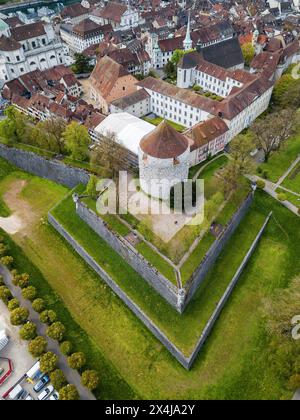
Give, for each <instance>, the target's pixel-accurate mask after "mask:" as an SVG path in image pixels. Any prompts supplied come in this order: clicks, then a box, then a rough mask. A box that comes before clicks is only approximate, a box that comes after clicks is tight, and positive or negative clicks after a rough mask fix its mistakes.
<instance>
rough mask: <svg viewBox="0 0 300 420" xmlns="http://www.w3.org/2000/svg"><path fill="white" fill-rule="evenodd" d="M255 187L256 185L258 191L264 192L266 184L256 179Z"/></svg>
mask: <svg viewBox="0 0 300 420" xmlns="http://www.w3.org/2000/svg"><path fill="white" fill-rule="evenodd" d="M256 185H257V188H259V189H260V190H264V189H265V188H266V183H265V181H263V180H262V179H258V180H257V181H256Z"/></svg>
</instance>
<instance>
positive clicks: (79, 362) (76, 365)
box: [68, 352, 86, 370]
mask: <svg viewBox="0 0 300 420" xmlns="http://www.w3.org/2000/svg"><path fill="white" fill-rule="evenodd" d="M68 364H69V366H70V368H71V369H76V370H80V369H82V368H83V366H84V365H85V364H86V357H85V355H84V353H82V352H78V353H73V354H72V355H71V356H69V357H68Z"/></svg>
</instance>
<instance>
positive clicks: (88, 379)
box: [81, 370, 99, 391]
mask: <svg viewBox="0 0 300 420" xmlns="http://www.w3.org/2000/svg"><path fill="white" fill-rule="evenodd" d="M81 383H82V385H83V386H85V387H86V388H88V389H89V390H90V391H94V389H96V388H97V386H98V385H99V376H98V373H97V372H96V371H95V370H86V371H85V372H83V374H82V376H81Z"/></svg>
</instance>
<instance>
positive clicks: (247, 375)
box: [0, 181, 300, 399]
mask: <svg viewBox="0 0 300 420" xmlns="http://www.w3.org/2000/svg"><path fill="white" fill-rule="evenodd" d="M43 182H45V184H44V185H45V189H44V191H45V193H47V191H48V189H51V185H53V184H52V183H48V182H47V181H43ZM1 185H2V181H1V182H0V187H1ZM32 186H33V188H32V194H30V190H29V186H27V191H26V189H25V196H27V200H28V201H29V202H31V203H32V205H33V204H34V201H36V200H37V199H36V198H35V197H33V195H34V194H33V193H34V191H35V187H34V184H32ZM23 194H24V192H23V193H22V195H23ZM51 194H52V192H51ZM58 195H59V197H57V199H59V198H60V197H61V195H62V191H61V193H60V194H58ZM23 196H24V195H23ZM68 209H69V208H68V207H67V208H66V209H65V211H62V215H61V216H62V217H65V218H66V219H69V222H70V223H69V222H68V223H69V224H70V225H72V226H73V223H74V220H73V215H72V214H71V213H69V212H68ZM270 209H272V210H273V211H274V216H275V218H273V219H272V220H271V222H270V224H269V226H268V228H267V230H266V232H265V234H264V236H263V238H262V241H261V242H260V244H259V246H258V248H257V250H256V252H255V254H254V255H253V257H252V259H251V261H250V263H249V264H248V266H247V268H246V270H245V271H244V273H243V275H242V277H241V279H240V283H239V285H238V286H237V288H236V289H235V291H234V293H233V295H232V297H231V298H230V300H229V302H228V304H227V305H226V307H225V309H224V311H223V312H222V314H221V316H220V319H219V321H218V322H217V324H216V327H215V329H214V331H213V333H212V335H211V336H210V338H209V339H208V341H207V344H206V346H205V348H204V350H203V351H202V352H201V354H200V355H199V357H198V358H197V360H196V362H195V365H194V366H193V368H192V370H191V371H190V372H187V371H185V369H183V368H182V367H181V366H180V365H179V364H178V363H177V362H176V361H175V360H174V358H173V357H172V356H171V355H170V354H169V353H168V352H167V350H166V349H165V348H164V347H163V346H162V345H161V344H160V343H159V342H158V341H157V340H156V339H155V338H154V337H153V336H152V334H150V333H149V331H148V330H147V329H146V328H145V327H144V326H143V325H142V324H141V323H140V322H139V321H138V320H137V319H136V317H135V316H134V315H133V314H132V313H131V312H130V311H129V310H128V309H127V308H126V307H125V305H124V304H123V303H122V302H121V301H120V300H119V299H118V298H117V297H116V296H115V295H114V294H113V293H112V292H111V291H110V289H109V288H108V287H107V286H106V285H105V284H104V283H103V282H102V281H101V280H100V279H99V277H97V276H96V275H94V273H93V272H92V271H91V270H90V269H89V268H88V267H87V266H86V265H85V264H84V263H83V261H82V260H81V259H80V258H79V257H78V255H77V254H76V253H75V252H73V250H72V249H71V248H70V247H69V246H68V245H67V244H66V242H65V241H64V240H63V239H62V238H61V237H60V236H59V235H58V234H57V233H56V232H55V231H54V229H52V228H51V227H50V226H49V225H48V224H47V223H45V221H43V220H41V218H40V217H39V218H38V219H37V220H36V224H34V225H33V226H30V227H28V232H26V234H24V232H20V233H19V234H16V235H15V236H14V241H15V242H17V243H18V245H20V246H21V248H22V249H20V248H16V249H15V251H13V250H12V251H11V253H13V252H14V256H16V258H17V259H19V258H20V261H19V264H20V266H22V267H24V270H21V271H29V272H31V270H33V269H34V270H36V274H35V275H34V278H35V279H36V280H34V281H36V284H37V285H40V287H41V289H40V290H44V292H43V293H45V294H49V298H47V299H49V300H48V301H49V304H50V303H51V304H52V305H53V307H54V308H55V310H57V312H59V314H60V317H61V318H62V320H63V322H64V323H65V324H66V325H68V326H69V323H71V322H74V329H73V327H72V326H71V324H70V328H69V331H70V334H71V335H72V341H75V342H76V339H77V341H78V346H79V347H80V348H82V347H81V345H80V344H81V343H82V344H86V345H87V346H88V347H87V348H86V349H83V350H84V351H86V353H87V354H89V362H90V364H91V365H93V366H96V367H97V368H98V369H99V370H100V372H102V374H101V375H102V377H103V380H102V387H101V391H100V393H99V396H100V397H102V398H112V399H114V398H117V397H119V398H125V399H126V398H132V396H133V394H135V395H136V394H138V395H140V396H141V397H143V398H147V399H161V398H162V399H163V398H167V399H176V398H178V399H181V398H182V399H193V398H194V399H199V398H204V399H248V398H249V399H278V398H280V397H285V398H289V397H291V394H290V393H289V392H287V391H286V390H284V383H282V382H281V381H280V380H279V378H278V377H277V372H276V371H275V370H274V368H272V365H271V364H270V363H269V350H268V342H267V340H266V335H265V331H264V321H263V317H262V314H261V311H260V308H261V307H262V305H263V302H264V300H265V299H266V298H267V297H269V296H271V295H272V293H273V292H274V291H275V290H276V289H277V288H283V287H287V285H288V284H289V282H290V281H291V279H292V278H293V277H294V276H296V275H297V274H298V273H299V271H300V261H299V250H298V248H297V246H295V244H297V243H299V240H300V221H299V218H297V217H296V216H295V215H293V214H292V213H290V212H289V211H288V210H286V209H285V208H284V207H283V206H282V205H281V204H279V203H276V202H275V201H274V200H272V199H271V198H270V197H268V196H266V195H264V194H263V193H262V192H257V194H256V200H255V203H254V206H253V208H252V209H251V211H250V213H249V214H248V216H247V218H246V220H245V221H244V223H243V224H242V225H241V226H240V228H239V229H238V232H237V233H236V234H235V235H234V237H233V238H232V240H231V241H230V244H229V246H228V247H227V249H226V250H225V251H224V252H223V253H222V255H221V256H220V258H219V259H218V262H217V264H216V266H215V267H214V269H213V270H212V271H211V273H210V274H209V275H208V277H207V279H206V281H205V284H203V286H202V288H201V290H200V291H199V293H198V294H197V297H196V299H195V300H194V301H192V302H191V304H190V306H189V308H188V309H187V312H186V313H185V314H184V315H183V317H180V316H179V315H178V314H177V313H175V311H173V310H171V311H170V309H169V308H168V305H167V306H166V305H164V306H162V305H161V304H160V302H159V300H158V299H156V300H154V304H153V301H152V296H151V295H149V296H148V300H149V304H150V305H152V306H153V308H152V311H153V312H155V313H156V316H157V318H160V319H161V322H162V324H164V323H167V324H168V326H169V329H171V328H173V331H174V333H173V334H174V335H176V334H177V335H181V336H184V337H185V341H186V342H187V343H188V342H189V341H191V336H192V335H194V333H195V331H196V332H197V334H198V335H200V333H201V330H202V326H203V323H204V318H205V316H207V315H208V313H210V312H211V310H212V309H214V307H215V304H216V303H217V301H218V298H219V296H220V295H221V294H222V293H223V291H224V289H225V287H226V284H228V281H230V280H231V278H232V275H233V273H234V272H235V270H236V268H237V266H238V265H239V263H240V261H241V258H242V256H243V255H244V251H245V250H246V249H247V248H248V246H249V244H250V243H251V242H252V239H253V237H254V236H255V233H256V229H258V228H259V227H260V226H261V224H262V221H263V220H264V217H265V216H266V215H267V213H268V212H269V211H270ZM46 210H47V209H44V210H43V212H44V214H46ZM68 215H69V216H68ZM77 228H78V230H80V231H81V226H77ZM74 230H76V221H75V223H74ZM85 232H86V233H87V236H86V239H85V242H90V243H91V244H92V245H95V246H96V247H98V248H96V249H94V252H97V253H98V254H100V256H101V255H103V254H105V261H104V263H105V265H106V269H107V270H108V271H109V270H112V269H114V272H115V273H117V272H118V271H119V273H121V274H122V279H123V280H124V282H125V280H126V279H127V277H128V279H129V281H130V282H131V283H132V288H133V289H134V288H135V286H136V284H137V283H136V279H135V277H134V273H133V272H131V273H130V272H129V271H128V269H126V268H125V267H124V266H123V265H121V264H120V262H119V260H115V261H114V264H115V267H110V264H111V263H112V262H113V261H112V262H111V260H110V259H109V258H106V257H108V256H109V255H106V253H107V250H106V249H105V247H103V246H102V244H100V243H97V244H96V243H95V242H94V239H93V236H92V235H90V234H89V233H88V232H87V231H85ZM75 233H76V232H75ZM24 255H26V262H25V261H24V258H25V256H24ZM21 257H22V259H21ZM27 258H29V259H30V260H31V261H32V262H33V263H34V266H33V265H32V264H31V263H29V261H28V259H27ZM27 264H30V267H29V266H28V265H27ZM54 267H55V268H54ZM123 268H124V270H123ZM144 285H145V283H144V282H143V283H142V288H143V289H144ZM52 293H53V294H52ZM40 294H42V293H40ZM146 297H147V296H146ZM57 302H63V304H62V303H61V304H62V306H63V308H64V309H63V312H62V313H60V310H59V308H58V307H56V306H55V305H58V303H57ZM66 308H67V310H68V311H69V312H64V311H66ZM166 309H167V310H166ZM67 313H68V314H69V316H70V319H68V318H64V316H67V315H64V314H67ZM76 323H77V324H78V325H79V326H80V328H79V327H78V326H77V325H76ZM91 349H93V351H92V350H91ZM90 360H91V361H90ZM110 369H111V370H110ZM122 378H126V381H127V382H128V384H129V385H130V387H131V389H133V390H134V392H132V391H131V390H130V388H129V387H128V386H127V385H126V383H125V382H124V380H122ZM257 378H259V381H258V379H257ZM137 390H138V391H137Z"/></svg>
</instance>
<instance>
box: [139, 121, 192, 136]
mask: <svg viewBox="0 0 300 420" xmlns="http://www.w3.org/2000/svg"><path fill="white" fill-rule="evenodd" d="M142 120H144V121H147V122H148V123H150V124H153V125H156V126H157V125H159V124H160V123H161V122H162V121H163V120H164V119H163V118H161V117H156V118H149V117H143V118H142ZM166 121H167V123H168V124H170V125H171V126H172V127H173V128H175V130H177V131H178V132H179V133H183V132H184V131H186V127H184V126H183V125H180V124H177V123H175V122H173V121H170V120H166Z"/></svg>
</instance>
